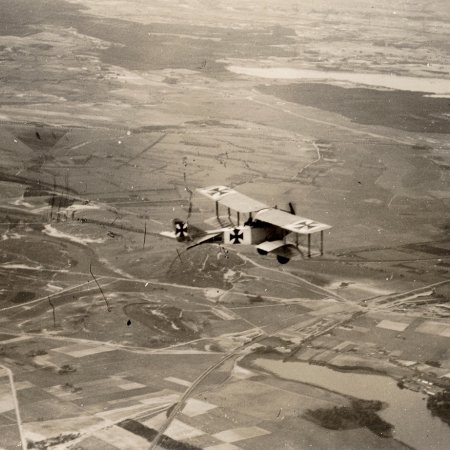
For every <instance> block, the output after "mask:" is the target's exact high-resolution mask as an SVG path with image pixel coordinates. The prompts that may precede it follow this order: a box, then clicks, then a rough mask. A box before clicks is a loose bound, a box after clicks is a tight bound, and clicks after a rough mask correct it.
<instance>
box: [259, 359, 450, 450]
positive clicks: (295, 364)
mask: <svg viewBox="0 0 450 450" xmlns="http://www.w3.org/2000/svg"><path fill="white" fill-rule="evenodd" d="M254 364H255V365H256V366H257V367H260V368H262V369H265V370H267V371H269V372H271V373H273V374H275V375H277V376H279V377H280V378H284V379H289V380H295V381H300V382H302V383H308V384H313V385H315V386H319V387H322V388H324V389H328V390H331V391H335V392H338V393H340V394H344V395H349V396H352V397H356V398H360V399H364V400H381V401H382V402H385V403H387V404H388V407H387V408H386V409H384V410H382V411H380V412H379V413H378V414H379V415H380V417H382V418H383V419H384V420H386V421H387V422H389V423H391V424H392V425H394V427H395V428H394V433H393V436H394V438H396V439H398V440H400V441H402V442H404V443H406V444H408V445H410V446H411V447H413V448H416V449H426V450H438V449H439V450H440V449H442V450H444V449H448V448H450V427H449V426H448V425H446V424H445V423H444V422H442V421H441V420H440V419H439V418H438V417H433V416H432V415H431V413H430V411H429V410H428V409H427V405H426V395H424V394H421V393H418V392H413V391H410V390H408V389H400V388H399V387H398V386H397V382H396V381H395V380H394V379H392V378H390V377H387V376H383V375H369V374H360V373H353V372H338V371H336V370H333V369H330V368H328V367H324V366H317V365H314V364H308V363H305V362H300V361H288V362H283V361H281V360H274V359H266V358H258V359H256V360H255V361H254Z"/></svg>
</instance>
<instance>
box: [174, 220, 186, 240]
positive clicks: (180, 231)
mask: <svg viewBox="0 0 450 450" xmlns="http://www.w3.org/2000/svg"><path fill="white" fill-rule="evenodd" d="M172 224H173V229H174V231H175V238H176V240H177V241H178V242H184V241H187V240H190V236H189V232H188V224H187V222H184V221H183V220H181V219H173V221H172Z"/></svg>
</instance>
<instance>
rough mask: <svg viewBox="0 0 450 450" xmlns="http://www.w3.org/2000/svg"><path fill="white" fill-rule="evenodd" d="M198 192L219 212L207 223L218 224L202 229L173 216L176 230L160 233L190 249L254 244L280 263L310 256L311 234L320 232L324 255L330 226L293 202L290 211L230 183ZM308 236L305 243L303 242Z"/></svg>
mask: <svg viewBox="0 0 450 450" xmlns="http://www.w3.org/2000/svg"><path fill="white" fill-rule="evenodd" d="M197 192H199V193H200V194H202V195H204V196H205V197H207V198H209V199H211V200H213V201H214V202H215V209H216V215H215V217H213V218H212V219H209V220H207V221H206V223H210V224H211V223H214V225H215V226H216V228H214V229H211V230H202V229H200V228H198V227H196V226H193V225H190V224H189V223H188V222H187V221H183V220H181V219H174V220H173V228H174V230H173V231H163V232H162V233H161V235H163V236H166V237H170V238H174V239H177V241H179V242H189V243H190V244H189V245H188V247H187V248H188V249H189V248H192V247H195V246H197V245H200V244H205V243H218V244H221V245H252V246H254V247H256V250H257V252H258V253H259V254H260V255H267V254H269V253H270V254H274V255H276V258H277V260H278V262H279V263H280V264H286V263H288V262H289V260H290V259H291V258H293V257H295V256H299V255H300V256H304V254H305V252H306V254H307V256H308V257H309V258H310V257H311V256H312V253H311V235H313V234H316V233H320V246H319V254H320V255H323V237H324V233H323V232H324V231H325V230H328V229H330V228H331V226H330V225H326V224H324V223H320V222H316V221H314V220H311V219H307V218H305V217H301V216H298V215H296V214H295V210H294V208H293V206H292V204H291V203H290V204H289V206H290V212H288V211H284V210H281V209H278V208H277V207H275V208H272V207H270V206H267V205H265V204H264V203H261V202H260V201H258V200H254V199H252V198H250V197H248V196H246V195H244V194H241V193H240V192H238V191H236V190H235V189H232V188H230V187H227V186H210V187H206V188H199V189H197ZM221 207H222V208H226V209H227V215H226V216H220V208H221ZM232 211H233V212H235V213H236V216H235V218H234V217H232V214H231V212H232ZM305 237H306V245H305V243H304V242H300V240H301V238H305ZM316 253H317V252H316Z"/></svg>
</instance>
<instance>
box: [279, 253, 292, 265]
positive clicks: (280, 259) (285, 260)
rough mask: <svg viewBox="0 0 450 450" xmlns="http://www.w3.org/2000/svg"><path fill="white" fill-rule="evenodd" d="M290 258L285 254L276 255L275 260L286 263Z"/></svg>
mask: <svg viewBox="0 0 450 450" xmlns="http://www.w3.org/2000/svg"><path fill="white" fill-rule="evenodd" d="M289 259H290V258H287V257H286V256H281V255H277V261H278V262H279V263H280V264H287V263H288V262H289Z"/></svg>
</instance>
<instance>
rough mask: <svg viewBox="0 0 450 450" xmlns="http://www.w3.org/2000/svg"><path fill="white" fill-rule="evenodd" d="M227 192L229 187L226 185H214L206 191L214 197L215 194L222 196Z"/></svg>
mask: <svg viewBox="0 0 450 450" xmlns="http://www.w3.org/2000/svg"><path fill="white" fill-rule="evenodd" d="M228 192H230V189H229V188H227V187H216V188H214V189H210V190H209V191H208V194H209V195H212V196H213V197H214V196H215V195H216V194H218V195H220V196H222V195H224V194H227V193H228Z"/></svg>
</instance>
